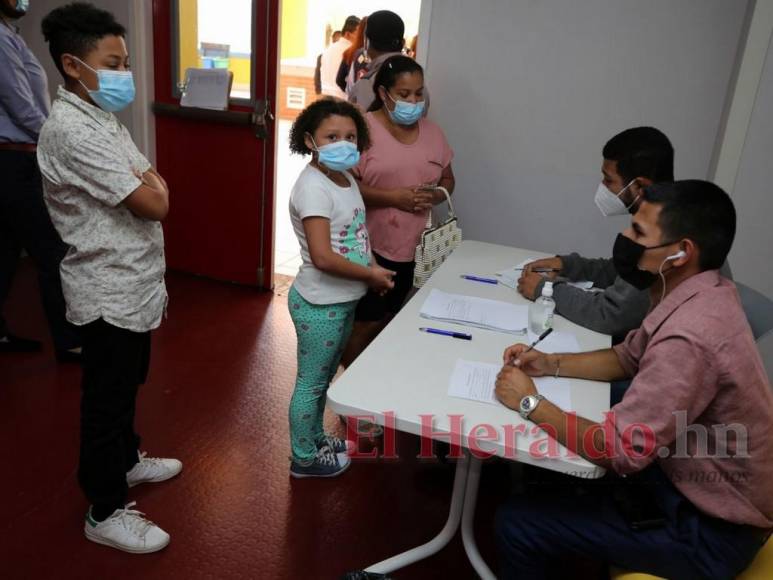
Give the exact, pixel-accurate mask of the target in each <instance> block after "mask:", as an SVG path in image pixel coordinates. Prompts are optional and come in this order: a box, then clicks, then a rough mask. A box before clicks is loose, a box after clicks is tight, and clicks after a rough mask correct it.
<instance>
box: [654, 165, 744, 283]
mask: <svg viewBox="0 0 773 580" xmlns="http://www.w3.org/2000/svg"><path fill="white" fill-rule="evenodd" d="M642 199H643V200H644V201H646V202H648V203H653V204H657V205H659V206H660V217H659V218H658V225H659V226H660V229H661V230H662V232H663V235H662V239H663V241H664V242H668V241H671V240H673V241H677V240H681V239H690V240H692V241H693V242H695V243H696V244H697V245H698V248H699V249H700V267H701V270H715V269H719V268H721V267H722V264H724V263H725V260H726V259H727V255H728V254H729V253H730V248H731V247H732V245H733V239H734V238H735V223H736V218H735V207H734V206H733V201H732V200H731V199H730V196H729V195H727V193H725V192H724V191H723V190H722V188H721V187H719V186H717V185H714V184H713V183H710V182H708V181H701V180H698V179H689V180H684V181H675V182H673V183H657V184H655V185H651V186H649V187H647V188H645V190H644V195H643V196H642Z"/></svg>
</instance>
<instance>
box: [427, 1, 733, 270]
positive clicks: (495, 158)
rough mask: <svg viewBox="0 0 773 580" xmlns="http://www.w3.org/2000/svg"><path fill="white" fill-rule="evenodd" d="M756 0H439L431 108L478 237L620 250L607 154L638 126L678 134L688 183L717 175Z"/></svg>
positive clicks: (680, 171) (471, 232)
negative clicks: (723, 125) (749, 11)
mask: <svg viewBox="0 0 773 580" xmlns="http://www.w3.org/2000/svg"><path fill="white" fill-rule="evenodd" d="M746 4H747V2H745V1H740V0H739V1H732V2H730V1H727V0H681V1H680V2H674V1H673V0H650V1H648V2H641V1H640V0H583V1H582V2H578V1H577V0H551V1H536V0H485V1H481V2H469V1H463V0H443V1H435V2H433V3H432V8H431V22H430V38H429V51H428V55H427V58H428V63H427V81H428V86H429V87H430V90H431V92H432V109H431V111H430V116H431V117H432V118H433V119H435V120H436V121H437V122H439V123H440V125H441V126H442V127H443V128H444V129H445V131H446V134H447V136H448V138H449V141H450V142H451V145H452V146H453V148H454V149H455V152H456V158H455V161H454V169H455V171H456V174H457V193H456V206H457V211H458V213H460V218H461V219H460V222H461V226H462V228H463V229H464V234H465V237H467V238H468V239H479V240H485V241H492V242H498V243H506V244H512V245H516V246H521V247H528V248H532V249H537V250H545V251H553V252H561V251H568V250H574V249H576V250H579V251H581V252H583V253H585V254H588V255H609V254H610V253H611V247H612V242H613V238H614V235H615V234H616V232H617V231H619V230H620V229H621V228H622V227H623V226H624V224H625V223H626V221H627V220H626V218H603V217H601V215H600V213H599V211H598V209H597V208H596V206H595V205H594V203H593V194H594V192H595V190H596V187H597V185H598V183H599V181H600V165H601V149H602V147H603V145H604V143H605V142H606V141H607V140H608V139H609V138H610V137H611V136H612V135H614V134H615V133H617V132H619V131H621V130H623V129H626V128H628V127H632V126H636V125H645V124H646V125H654V126H656V127H658V128H660V129H661V130H663V131H664V132H665V133H666V134H667V135H668V136H669V137H670V139H671V141H672V142H673V144H674V147H675V149H676V177H677V178H688V177H689V178H706V176H707V171H708V169H709V164H710V160H711V155H712V150H713V148H714V144H715V140H716V138H717V132H718V128H719V123H720V118H721V114H722V110H723V105H724V102H725V99H726V95H727V93H728V85H729V82H730V79H731V72H732V69H733V66H734V61H735V56H736V53H737V48H738V44H739V36H740V34H741V29H742V24H743V21H744V14H745V10H746Z"/></svg>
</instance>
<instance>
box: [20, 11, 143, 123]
mask: <svg viewBox="0 0 773 580" xmlns="http://www.w3.org/2000/svg"><path fill="white" fill-rule="evenodd" d="M136 1H137V0H132V1H131V2H127V1H126V0H91V3H92V4H94V5H96V6H98V7H99V8H102V9H104V10H109V11H110V12H112V13H113V14H114V15H115V18H116V20H117V21H118V22H120V23H121V24H123V25H124V26H125V27H126V29H127V30H129V31H130V33H129V34H127V38H126V44H127V46H128V50H129V55H130V56H131V55H132V46H131V28H130V18H131V8H132V3H133V2H136ZM64 4H67V2H65V1H63V0H34V1H33V2H30V9H29V12H28V13H27V14H26V16H24V18H22V19H21V20H19V21H18V25H19V28H20V29H21V34H22V36H23V37H24V41H25V42H26V43H27V45H28V46H29V47H30V49H31V50H32V52H34V53H35V56H37V57H38V60H39V61H40V62H41V64H42V65H43V68H44V69H45V70H46V74H47V75H48V85H49V89H50V92H51V98H52V100H53V98H54V96H55V95H56V89H57V87H58V86H59V85H61V84H62V82H63V81H62V75H61V74H60V73H59V71H58V70H57V69H56V66H54V61H53V60H52V59H51V55H50V54H49V52H48V43H46V42H45V40H44V39H43V34H42V32H41V31H40V23H41V22H42V21H43V17H44V16H45V15H46V14H48V13H49V12H50V11H51V10H53V9H54V8H58V7H59V6H63V5H64ZM135 80H136V79H135ZM135 106H136V105H131V106H130V107H128V108H127V109H125V110H124V111H122V112H120V113H119V114H118V118H119V119H120V120H121V122H122V123H123V124H124V125H126V127H127V128H128V129H129V131H131V132H132V135H135V133H136V131H135V127H134V115H133V108H134V107H135Z"/></svg>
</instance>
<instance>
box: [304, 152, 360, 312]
mask: <svg viewBox="0 0 773 580" xmlns="http://www.w3.org/2000/svg"><path fill="white" fill-rule="evenodd" d="M345 175H346V177H347V179H348V180H349V187H340V186H338V185H336V184H335V183H333V182H332V181H331V180H330V179H329V178H328V177H326V176H325V175H324V174H323V173H322V172H321V171H320V170H319V169H317V168H316V167H312V166H311V165H307V166H306V167H305V168H304V170H303V171H302V172H301V174H300V176H298V180H297V181H296V182H295V185H294V186H293V190H292V193H291V194H290V219H291V221H292V224H293V229H294V230H295V235H296V237H297V238H298V242H299V243H300V245H301V258H303V265H302V266H301V269H300V271H299V272H298V276H297V277H296V278H295V282H294V286H295V289H296V290H297V291H298V293H299V294H300V295H301V296H303V298H304V299H305V300H307V301H308V302H311V303H312V304H335V303H338V302H349V301H351V300H357V299H359V298H361V297H362V296H363V295H364V294H365V292H366V291H367V289H368V287H367V284H365V282H361V281H359V280H349V279H347V278H341V277H340V276H335V275H333V274H328V273H327V272H323V271H321V270H318V269H317V268H316V267H315V266H314V263H313V262H312V261H311V254H310V253H309V244H308V241H307V240H306V232H305V230H304V229H303V220H304V219H305V218H308V217H323V218H327V219H328V220H330V245H331V247H332V248H333V251H334V252H336V253H337V254H340V255H341V256H343V257H344V258H346V259H347V260H349V261H350V262H354V263H355V264H360V265H362V266H368V265H369V264H370V240H369V238H368V230H367V228H366V227H365V204H364V203H363V201H362V196H361V195H360V189H359V187H357V182H356V181H355V180H354V178H353V177H352V176H351V175H349V174H348V173H345Z"/></svg>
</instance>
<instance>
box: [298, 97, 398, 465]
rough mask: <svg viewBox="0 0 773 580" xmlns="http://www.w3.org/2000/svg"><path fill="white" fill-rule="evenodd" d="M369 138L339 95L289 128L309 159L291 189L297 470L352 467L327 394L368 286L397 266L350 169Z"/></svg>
mask: <svg viewBox="0 0 773 580" xmlns="http://www.w3.org/2000/svg"><path fill="white" fill-rule="evenodd" d="M369 145H370V137H369V134H368V127H367V125H366V124H365V120H364V119H363V118H362V115H361V114H360V112H359V111H358V110H357V109H356V108H355V107H354V106H353V105H350V104H349V103H347V102H345V101H341V100H338V99H321V100H319V101H316V102H314V103H312V104H311V105H309V106H308V107H307V108H306V109H305V110H304V111H303V112H302V113H301V114H300V115H299V117H298V118H297V119H296V121H295V123H294V124H293V127H292V130H291V132H290V150H291V151H292V152H293V153H298V154H301V155H307V154H311V155H312V159H311V161H310V162H309V164H308V165H307V166H306V167H305V168H304V169H303V171H302V172H301V174H300V176H299V177H298V180H297V181H296V182H295V185H294V187H293V190H292V194H291V196H290V218H291V220H292V224H293V229H294V230H295V235H296V236H297V237H298V242H299V243H300V246H301V257H302V258H303V265H302V266H301V269H300V271H299V272H298V276H297V277H296V279H295V282H294V283H293V285H292V288H291V289H290V293H289V296H288V307H289V309H290V316H291V317H292V320H293V324H294V325H295V332H296V335H297V337H298V374H297V377H296V381H295V391H294V392H293V397H292V401H291V402H290V411H289V417H290V440H291V444H292V463H291V466H290V475H291V476H293V477H334V476H336V475H339V474H340V473H342V472H343V471H344V470H346V468H347V467H349V463H350V459H349V457H348V456H347V455H346V452H347V450H348V448H347V446H348V443H347V442H346V441H344V440H342V439H339V438H337V437H334V436H332V435H328V434H325V432H324V430H323V416H324V411H325V398H326V392H327V389H328V387H329V386H330V381H331V380H332V378H333V376H334V375H335V373H336V369H337V368H338V362H339V359H340V358H341V352H342V351H343V347H344V345H345V344H346V342H347V340H348V338H349V334H350V332H351V329H352V323H353V321H354V310H355V307H356V306H357V301H358V300H359V299H360V297H362V296H363V295H364V294H365V292H366V290H367V289H368V287H371V288H373V289H374V290H375V291H376V292H386V291H388V290H389V289H391V288H392V287H393V286H394V284H393V282H392V276H393V275H394V272H392V271H390V270H387V269H385V268H382V267H380V266H378V265H377V264H376V263H375V262H373V260H372V256H371V252H370V242H369V239H368V232H367V230H366V228H365V204H364V203H363V201H362V196H361V195H360V190H359V188H358V187H357V183H356V181H355V180H354V178H353V177H352V175H351V174H350V173H349V171H348V170H349V169H351V168H352V167H354V166H355V165H356V164H357V162H358V161H359V157H360V152H362V151H363V150H365V149H366V148H367V147H368V146H369Z"/></svg>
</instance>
